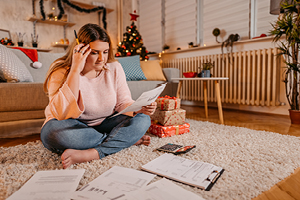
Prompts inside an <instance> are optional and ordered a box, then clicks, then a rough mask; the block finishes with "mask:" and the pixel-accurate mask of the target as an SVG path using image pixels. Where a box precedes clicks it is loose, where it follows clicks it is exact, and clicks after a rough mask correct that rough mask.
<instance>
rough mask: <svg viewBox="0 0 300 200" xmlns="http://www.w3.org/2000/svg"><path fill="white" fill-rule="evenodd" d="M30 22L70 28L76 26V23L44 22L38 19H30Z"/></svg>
mask: <svg viewBox="0 0 300 200" xmlns="http://www.w3.org/2000/svg"><path fill="white" fill-rule="evenodd" d="M27 20H28V21H32V22H38V23H45V24H55V25H61V26H68V27H72V26H74V25H75V23H71V22H64V21H59V20H58V21H54V20H47V19H46V20H42V19H39V18H36V17H30V18H28V19H27Z"/></svg>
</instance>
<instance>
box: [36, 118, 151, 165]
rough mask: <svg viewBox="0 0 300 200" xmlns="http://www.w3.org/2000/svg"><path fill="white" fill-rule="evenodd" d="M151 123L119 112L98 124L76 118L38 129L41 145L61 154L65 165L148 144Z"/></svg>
mask: <svg viewBox="0 0 300 200" xmlns="http://www.w3.org/2000/svg"><path fill="white" fill-rule="evenodd" d="M149 126H150V117H149V116H147V115H144V114H138V115H136V116H135V117H133V118H132V117H129V116H126V115H119V116H117V117H114V118H107V119H105V120H104V121H103V122H102V123H101V124H100V125H99V126H96V127H89V126H87V125H86V124H84V123H82V122H80V121H78V120H76V119H67V120H60V121H58V120H56V119H52V120H50V121H48V122H47V123H46V124H45V125H44V127H43V128H42V131H41V140H42V142H43V144H44V146H45V147H46V148H47V149H49V150H51V151H52V152H55V153H58V154H62V155H61V158H62V164H63V167H64V168H68V167H69V166H70V165H72V164H75V163H81V162H87V161H91V160H96V159H101V158H103V157H105V156H107V155H110V154H113V153H116V152H118V151H120V150H122V149H124V148H128V147H130V146H132V145H134V144H135V145H140V144H144V145H149V144H150V137H149V136H146V135H144V134H145V132H146V131H147V129H148V128H149Z"/></svg>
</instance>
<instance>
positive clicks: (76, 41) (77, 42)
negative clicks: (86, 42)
mask: <svg viewBox="0 0 300 200" xmlns="http://www.w3.org/2000/svg"><path fill="white" fill-rule="evenodd" d="M74 34H75V39H76V42H77V44H79V40H78V37H77V33H76V31H75V30H74Z"/></svg>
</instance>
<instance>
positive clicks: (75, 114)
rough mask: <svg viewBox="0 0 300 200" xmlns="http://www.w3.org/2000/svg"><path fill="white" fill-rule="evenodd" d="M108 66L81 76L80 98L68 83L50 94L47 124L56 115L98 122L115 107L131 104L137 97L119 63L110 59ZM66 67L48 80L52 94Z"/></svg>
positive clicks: (90, 123) (46, 110) (118, 110)
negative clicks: (87, 76) (132, 96)
mask: <svg viewBox="0 0 300 200" xmlns="http://www.w3.org/2000/svg"><path fill="white" fill-rule="evenodd" d="M106 68H108V69H107V70H103V71H102V72H101V73H100V75H99V76H98V77H96V78H94V79H88V78H86V77H85V76H80V80H79V81H80V82H79V98H78V102H77V101H76V98H75V96H74V94H73V93H72V91H71V90H70V88H69V86H68V85H67V84H66V83H64V84H63V86H62V87H61V88H60V89H59V91H58V92H57V93H56V94H54V95H52V96H49V104H48V106H47V107H46V109H45V116H46V120H45V122H44V124H45V123H46V122H48V121H49V120H51V119H53V118H55V119H57V120H64V119H69V118H73V119H79V120H80V121H82V122H84V123H86V124H87V125H89V126H95V125H99V124H101V122H102V121H103V120H104V119H105V118H106V117H107V116H109V115H111V114H113V113H114V112H115V111H117V112H120V111H121V110H123V109H125V108H126V107H127V106H129V105H131V104H132V103H133V102H134V101H133V100H132V98H131V93H130V90H129V88H128V85H127V82H126V77H125V73H124V71H123V68H122V66H121V65H120V63H118V62H113V63H107V66H106ZM65 71H66V69H59V70H57V71H55V72H54V73H53V74H52V76H51V78H50V81H49V83H48V90H49V94H51V93H53V91H55V90H56V88H58V87H59V83H60V81H61V80H62V78H63V76H64V73H65Z"/></svg>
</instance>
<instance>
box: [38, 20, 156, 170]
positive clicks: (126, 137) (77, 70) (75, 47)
mask: <svg viewBox="0 0 300 200" xmlns="http://www.w3.org/2000/svg"><path fill="white" fill-rule="evenodd" d="M78 40H79V42H80V44H76V42H75V41H74V42H73V43H72V45H71V47H70V49H69V51H68V52H67V54H66V55H65V56H63V57H62V58H59V59H57V60H56V61H55V62H54V63H53V64H52V65H51V66H50V69H49V71H48V73H47V75H46V81H45V83H44V90H45V92H46V93H47V94H48V96H49V104H48V106H47V107H46V109H45V115H46V121H45V123H44V125H43V128H42V130H41V140H42V142H43V144H44V146H45V147H46V148H47V149H49V150H51V151H52V152H55V153H58V154H61V159H62V164H63V168H68V167H69V166H70V165H72V164H75V163H81V162H87V161H91V160H95V159H101V158H103V157H105V156H107V155H110V154H113V153H116V152H118V151H120V150H122V149H124V148H127V147H130V146H132V145H133V144H136V145H139V144H145V145H149V144H150V137H149V136H145V135H144V134H145V132H146V131H147V129H148V128H149V126H150V117H149V115H151V114H153V112H154V111H155V108H156V103H152V104H151V105H149V106H145V107H143V108H142V109H141V110H139V111H138V112H136V113H127V114H126V115H118V116H116V117H110V116H112V115H113V114H114V113H116V112H120V111H121V110H123V109H125V108H126V107H127V106H129V105H131V104H132V103H133V102H134V101H133V100H132V98H131V94H130V90H129V88H128V85H127V83H126V78H125V73H124V71H123V68H122V66H121V65H120V64H119V63H118V62H114V57H113V51H112V44H111V40H110V38H109V36H108V34H107V33H106V32H105V30H103V29H102V28H101V27H99V26H98V25H96V24H86V25H84V26H83V27H82V28H81V29H80V30H79V32H78Z"/></svg>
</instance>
